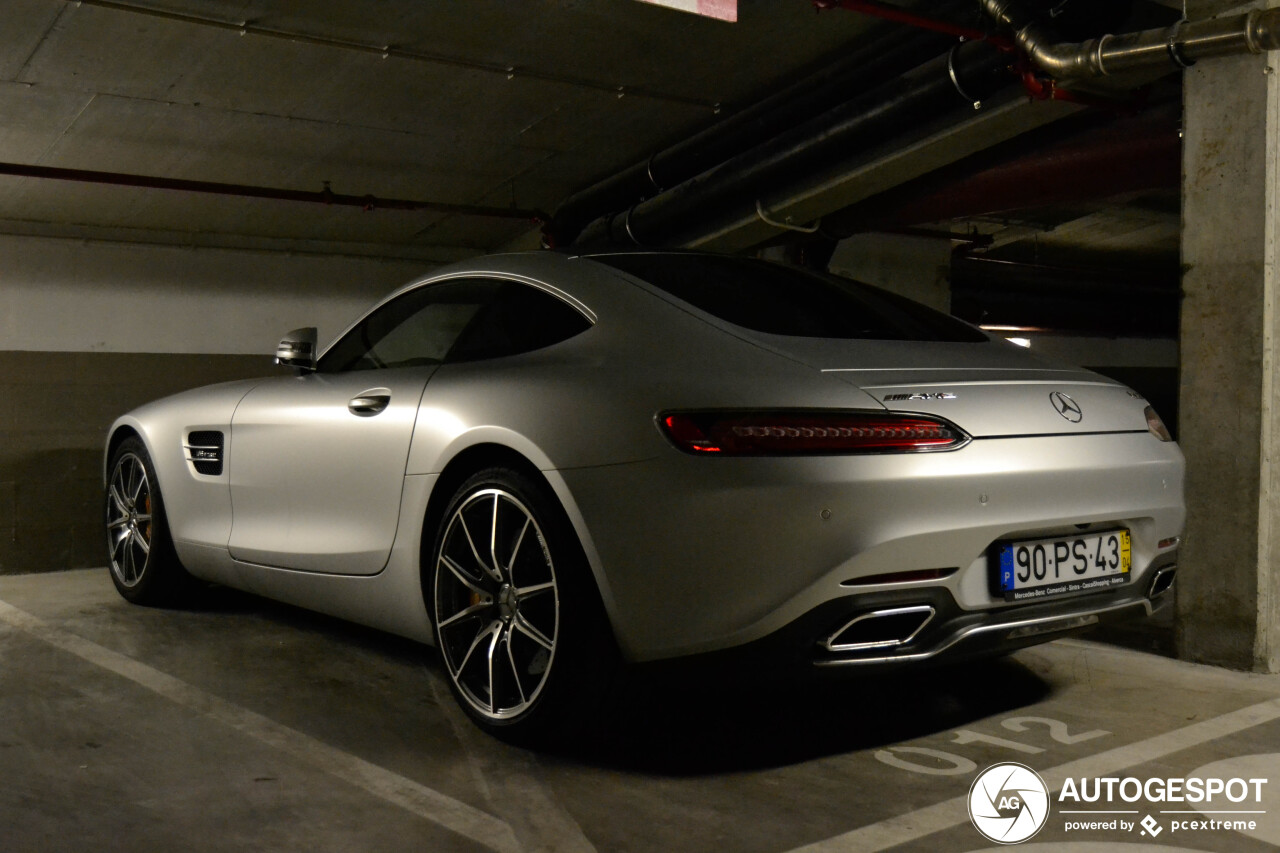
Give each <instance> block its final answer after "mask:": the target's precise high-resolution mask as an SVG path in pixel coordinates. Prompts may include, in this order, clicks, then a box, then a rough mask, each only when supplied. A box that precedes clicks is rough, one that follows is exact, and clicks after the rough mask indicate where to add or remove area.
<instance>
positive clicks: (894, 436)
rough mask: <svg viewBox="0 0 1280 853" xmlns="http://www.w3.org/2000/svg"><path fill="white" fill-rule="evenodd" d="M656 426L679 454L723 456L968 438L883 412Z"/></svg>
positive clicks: (752, 416) (880, 449)
mask: <svg viewBox="0 0 1280 853" xmlns="http://www.w3.org/2000/svg"><path fill="white" fill-rule="evenodd" d="M658 423H659V424H660V425H661V426H662V428H663V430H664V431H665V432H666V434H667V436H668V437H669V438H670V439H671V441H672V442H674V443H675V445H676V447H679V448H680V449H681V450H684V451H687V452H689V453H698V454H718V455H721V456H777V455H786V454H797V453H809V454H824V453H829V454H838V453H910V452H915V451H922V450H952V449H954V448H957V447H959V446H961V445H962V444H965V443H966V442H968V440H969V437H968V436H967V435H965V434H964V433H963V432H961V431H960V429H958V428H957V427H955V426H952V425H951V424H950V423H947V422H946V421H944V420H941V419H938V418H930V417H925V416H923V415H897V414H888V413H882V412H767V411H766V412H679V413H675V414H664V415H660V416H659V417H658Z"/></svg>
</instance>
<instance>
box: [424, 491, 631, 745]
mask: <svg viewBox="0 0 1280 853" xmlns="http://www.w3.org/2000/svg"><path fill="white" fill-rule="evenodd" d="M435 543H436V544H435V549H434V551H433V554H432V556H431V563H430V565H429V567H428V571H429V573H430V578H431V592H430V599H431V600H430V607H431V617H432V620H431V621H432V624H433V626H434V629H435V636H436V644H437V646H438V647H439V649H440V655H441V657H442V659H443V663H444V667H445V670H446V671H447V673H448V676H449V686H450V688H451V689H452V691H453V694H454V696H455V698H456V699H457V700H458V703H459V704H460V705H461V706H462V708H463V709H464V710H465V711H466V712H467V714H468V715H469V716H470V717H471V718H472V720H474V721H475V722H476V723H477V724H478V725H479V726H480V727H481V728H483V729H485V730H487V731H489V732H491V733H493V734H495V735H497V736H499V737H502V738H504V739H506V740H511V741H516V742H523V743H528V742H532V741H537V740H545V739H547V738H549V737H553V736H554V734H555V733H556V732H558V731H561V730H563V729H564V728H565V727H566V726H567V725H568V724H569V723H570V721H571V720H573V719H575V718H577V717H579V716H581V715H582V714H584V713H587V712H588V711H589V709H590V708H591V707H592V705H593V704H594V703H595V702H596V701H598V699H599V697H600V696H601V695H602V694H603V691H604V688H605V687H606V686H607V683H608V680H609V679H608V674H609V672H610V671H611V669H612V665H613V657H614V654H615V652H614V650H613V641H612V635H611V632H610V631H609V630H608V624H607V621H606V620H605V618H604V614H603V608H602V606H601V604H600V599H599V595H598V594H597V592H596V588H595V582H594V580H593V578H592V576H591V573H590V570H589V569H588V567H587V564H586V559H585V558H584V557H583V555H582V548H581V546H580V545H579V544H578V541H577V538H576V536H574V533H573V530H572V527H571V526H570V525H569V522H568V519H567V518H566V517H565V515H564V512H563V510H562V509H561V508H560V506H559V504H558V503H557V502H556V501H555V499H554V498H553V497H551V496H550V494H549V491H548V490H547V489H546V487H545V486H543V485H542V484H540V483H538V482H535V481H534V480H533V479H532V478H531V477H529V476H527V475H525V474H524V473H522V472H520V471H516V470H513V469H509V468H491V469H488V470H485V471H481V472H479V473H477V474H476V475H474V476H472V477H471V478H469V479H468V480H467V481H466V482H465V483H463V484H462V486H461V487H460V488H459V489H458V490H457V492H456V493H455V494H454V496H453V499H452V500H451V501H450V502H449V505H448V507H447V509H446V510H445V513H444V517H443V519H442V521H441V524H440V528H439V531H438V535H437V537H436V540H435Z"/></svg>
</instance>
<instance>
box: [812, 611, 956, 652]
mask: <svg viewBox="0 0 1280 853" xmlns="http://www.w3.org/2000/svg"><path fill="white" fill-rule="evenodd" d="M936 612H937V611H935V610H934V609H933V607H932V606H930V605H928V604H920V605H916V606H913V607H891V608H887V609H885V610H873V611H871V612H870V613H862V614H860V615H858V616H855V617H854V618H853V619H850V620H849V621H848V622H846V623H844V624H843V625H841V626H840V628H839V629H837V630H836V632H835V633H833V634H832V635H831V636H830V637H828V638H827V640H826V642H825V643H823V647H824V648H826V649H827V651H830V652H852V651H860V650H862V649H883V648H888V647H891V646H902V645H905V644H907V643H909V642H911V641H912V640H914V639H915V638H916V635H917V634H919V633H920V632H921V631H922V630H924V626H925V625H928V624H929V622H930V620H932V619H933V617H934V614H935V613H936Z"/></svg>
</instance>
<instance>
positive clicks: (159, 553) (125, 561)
mask: <svg viewBox="0 0 1280 853" xmlns="http://www.w3.org/2000/svg"><path fill="white" fill-rule="evenodd" d="M107 470H108V471H109V472H110V474H109V476H108V478H107V490H106V494H105V503H106V513H105V522H106V528H107V560H108V563H109V565H110V567H111V582H112V583H114V584H115V587H116V590H117V591H118V592H119V593H120V595H122V596H124V598H125V599H127V600H128V601H131V602H133V603H134V604H146V605H164V604H175V603H177V602H178V601H179V600H180V599H182V598H183V597H185V595H186V593H187V592H188V591H189V589H190V587H191V584H192V581H191V576H190V575H188V574H187V573H186V570H185V569H183V568H182V564H181V563H179V562H178V554H177V552H176V551H175V550H174V548H173V539H172V538H171V537H170V536H169V526H168V523H167V520H166V517H165V512H164V500H163V498H161V496H160V487H159V484H158V483H157V481H156V473H155V468H154V466H153V465H152V464H151V457H150V456H148V455H147V449H146V446H145V445H143V443H142V441H141V439H138V438H127V439H125V440H124V441H122V442H121V443H120V446H119V447H117V448H116V450H115V452H114V453H112V454H111V461H110V463H109V465H108V469H107Z"/></svg>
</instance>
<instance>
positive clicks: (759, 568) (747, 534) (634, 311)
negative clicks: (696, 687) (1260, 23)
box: [104, 252, 1184, 739]
mask: <svg viewBox="0 0 1280 853" xmlns="http://www.w3.org/2000/svg"><path fill="white" fill-rule="evenodd" d="M315 343H316V335H315V330H314V329H300V330H297V331H295V332H292V333H290V334H289V335H288V336H287V337H286V338H285V339H284V340H283V341H281V343H280V348H279V350H278V351H277V361H278V362H279V363H281V364H285V365H289V366H292V367H293V368H294V370H293V371H292V375H280V376H275V377H271V378H264V379H255V380H249V381H241V382H232V383H227V384H222V385H215V386H212V387H208V388H201V389H198V390H195V391H189V392H186V393H183V394H178V395H176V396H173V397H169V398H166V399H163V400H159V401H157V402H154V403H151V404H148V405H146V406H143V407H142V408H139V409H137V410H135V411H133V412H131V413H129V414H127V415H125V416H124V417H122V418H120V419H119V420H117V421H116V423H115V424H114V425H113V426H112V428H111V431H110V435H109V437H108V440H107V447H106V465H105V472H104V473H105V484H106V501H105V504H106V527H107V539H108V548H109V552H110V569H111V577H112V580H113V581H114V582H115V585H116V587H117V588H118V589H119V591H120V593H121V594H122V595H123V596H124V597H125V598H126V599H128V600H130V601H133V602H137V603H140V604H158V603H163V602H167V601H172V600H173V599H174V598H175V597H177V596H179V595H190V594H191V592H192V591H193V590H195V589H198V585H197V584H195V583H194V581H195V580H196V579H198V580H199V581H202V582H215V583H219V584H225V585H227V586H231V587H236V588H239V589H243V590H248V591H250V592H253V593H257V594H260V595H263V596H267V597H269V598H273V599H279V600H282V601H286V602H291V603H293V604H297V605H301V606H303V607H307V608H312V609H315V610H319V611H323V612H325V613H329V614H333V615H337V616H340V617H343V618H347V619H351V620H354V621H356V622H361V623H364V624H366V625H370V626H374V627H376V628H380V629H383V630H386V631H390V632H394V633H396V634H401V635H404V636H406V637H411V638H414V639H416V640H420V641H423V642H426V643H432V644H434V645H436V646H437V647H438V648H439V651H440V655H441V658H442V662H443V668H444V669H445V671H446V672H447V673H448V676H449V679H450V682H451V686H452V688H453V691H454V693H455V695H456V697H457V699H458V701H459V703H460V704H461V705H462V707H463V708H464V709H465V710H466V711H467V712H468V714H470V716H471V717H472V718H473V719H474V720H475V721H476V722H477V723H478V724H479V725H480V726H482V727H484V728H486V729H488V730H490V731H492V732H494V733H496V734H501V735H503V736H505V737H511V738H517V739H520V738H524V739H528V738H536V737H540V736H543V735H545V734H546V733H547V732H550V731H552V730H554V729H555V728H556V727H558V726H560V725H562V724H563V721H565V720H568V719H571V718H574V717H575V716H577V715H578V714H580V713H582V712H583V710H584V709H588V708H590V707H592V703H593V701H594V699H595V698H596V696H597V694H598V693H599V692H600V691H601V690H602V689H603V685H605V684H606V683H607V682H608V681H609V678H608V674H609V673H610V672H612V671H613V668H614V667H615V666H618V665H621V664H623V663H624V662H631V663H638V662H657V661H675V660H684V659H691V658H695V656H696V659H697V660H700V661H702V662H703V663H708V662H710V663H711V664H712V665H714V666H726V667H727V666H730V665H731V664H734V665H736V664H738V663H746V664H749V665H750V666H752V667H753V668H754V671H757V672H758V671H761V670H762V668H767V669H772V670H774V671H792V672H801V671H804V672H811V671H820V670H827V671H846V672H855V671H864V670H866V669H868V668H876V667H884V666H886V665H903V664H909V665H918V664H921V663H924V662H930V661H936V660H946V659H950V658H953V657H958V656H964V655H975V654H992V653H1001V652H1004V651H1008V650H1010V649H1014V648H1017V647H1019V646H1023V645H1027V644H1031V643H1037V642H1041V641H1044V640H1047V639H1051V638H1053V637H1056V636H1060V635H1061V634H1063V633H1064V632H1068V631H1073V630H1076V629H1080V628H1083V627H1087V626H1089V625H1093V624H1096V623H1098V622H1099V621H1102V620H1105V619H1108V618H1111V617H1122V616H1130V615H1141V614H1150V613H1151V612H1152V611H1153V610H1154V609H1155V608H1157V607H1159V606H1160V605H1161V604H1162V603H1163V599H1162V596H1164V593H1165V592H1166V591H1167V590H1168V589H1169V587H1170V585H1171V584H1172V581H1173V576H1174V569H1175V563H1176V555H1177V547H1178V541H1179V535H1180V533H1181V530H1182V524H1183V516H1184V510H1183V501H1182V481H1183V460H1182V455H1181V453H1180V451H1179V450H1178V447H1177V445H1176V444H1175V443H1174V442H1173V441H1172V440H1171V438H1170V435H1169V433H1168V431H1167V430H1166V429H1165V426H1164V425H1163V424H1162V423H1161V421H1160V418H1159V417H1158V416H1157V415H1156V413H1155V412H1154V411H1153V410H1152V408H1151V407H1150V406H1149V405H1148V404H1147V403H1146V401H1145V400H1143V399H1142V398H1141V397H1140V396H1139V395H1138V394H1137V393H1135V392H1134V391H1131V390H1129V389H1128V388H1126V387H1124V386H1123V385H1120V384H1118V383H1116V382H1113V381H1111V380H1109V379H1106V378H1104V377H1101V376H1099V375H1097V374H1094V373H1091V372H1088V371H1085V370H1079V369H1073V368H1069V367H1064V366H1062V365H1058V364H1056V363H1051V362H1048V361H1045V360H1043V359H1041V358H1038V357H1036V356H1035V355H1034V354H1033V353H1031V352H1028V351H1027V350H1025V349H1022V348H1020V347H1017V346H1014V345H1013V344H1010V343H1007V342H1006V341H1003V340H1000V339H997V338H992V337H990V336H988V335H986V334H985V333H983V332H981V331H979V330H977V329H975V328H973V327H971V326H969V325H966V324H964V323H961V322H959V321H957V320H955V319H953V318H951V317H948V316H946V315H944V314H940V313H937V312H934V311H932V310H929V309H927V308H924V307H922V306H920V305H917V304H915V303H913V302H910V301H908V300H905V299H903V298H901V297H898V296H895V295H892V294H890V293H887V292H884V291H881V290H878V289H875V288H872V287H867V286H864V285H860V284H856V283H853V282H849V281H846V280H843V279H839V278H835V277H831V276H827V275H821V274H817V273H812V272H807V271H803V270H799V269H795V268H790V267H785V266H779V265H774V264H770V263H766V262H762V261H755V260H747V259H743V258H735V257H722V256H713V255H702V254H692V253H664V252H623V253H606V254H595V255H577V256H572V255H568V254H558V253H553V252H542V253H533V254H523V255H511V256H504V257H489V258H480V259H477V260H473V261H469V262H466V263H462V264H458V265H455V266H452V267H449V268H448V269H444V270H440V271H438V272H435V273H433V274H432V275H430V276H427V277H426V278H423V279H421V280H419V281H415V282H413V283H412V284H410V285H408V286H407V287H404V288H402V289H401V290H399V291H398V292H396V293H394V294H393V295H391V296H390V297H388V298H387V299H385V300H383V301H382V302H381V303H380V304H378V305H377V306H376V307H374V308H373V310H371V311H370V312H369V313H368V314H366V315H365V316H364V317H363V318H361V319H360V320H359V321H358V322H356V323H355V324H354V325H353V326H351V327H350V328H349V329H348V330H347V331H345V332H343V333H342V334H341V335H340V336H339V337H338V338H337V340H336V341H334V342H333V343H332V344H330V345H329V346H328V348H327V349H325V350H324V351H323V352H319V353H317V351H316V346H315ZM1165 597H1166V598H1167V596H1165Z"/></svg>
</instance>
